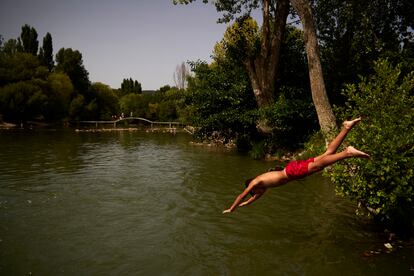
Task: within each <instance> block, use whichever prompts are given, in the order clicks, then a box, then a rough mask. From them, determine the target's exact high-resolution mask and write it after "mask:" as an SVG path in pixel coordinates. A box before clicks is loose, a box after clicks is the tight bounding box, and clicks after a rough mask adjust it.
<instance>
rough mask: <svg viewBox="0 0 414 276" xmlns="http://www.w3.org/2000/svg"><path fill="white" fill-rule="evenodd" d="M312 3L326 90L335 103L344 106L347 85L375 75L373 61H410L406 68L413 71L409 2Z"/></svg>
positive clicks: (330, 0)
mask: <svg viewBox="0 0 414 276" xmlns="http://www.w3.org/2000/svg"><path fill="white" fill-rule="evenodd" d="M313 2H314V3H315V5H314V8H315V14H316V16H315V18H316V21H317V29H318V37H319V39H320V44H321V52H322V58H323V64H324V67H325V68H324V71H325V73H327V74H325V75H326V78H325V80H326V84H327V90H328V93H329V95H330V98H331V100H332V101H333V102H334V103H336V104H342V103H343V101H344V99H343V97H341V95H338V94H339V92H340V90H341V89H342V87H343V86H342V85H343V84H344V83H354V82H356V81H357V80H358V76H359V75H363V76H366V75H369V74H371V73H373V71H372V68H373V61H375V60H377V59H378V58H384V57H388V58H390V59H393V60H394V62H403V61H407V59H408V60H410V61H411V62H409V63H407V64H406V65H408V66H409V67H411V69H410V70H413V67H412V66H413V64H414V63H413V58H414V56H413V52H412V51H411V52H410V51H407V50H408V48H410V47H411V48H412V47H413V43H414V40H413V38H414V36H413V31H412V30H413V27H414V23H413V22H414V18H413V14H414V12H413V5H412V3H411V2H410V1H400V0H371V1H342V0H317V1H313ZM409 64H411V65H409ZM402 69H403V70H404V68H402ZM406 72H407V71H406Z"/></svg>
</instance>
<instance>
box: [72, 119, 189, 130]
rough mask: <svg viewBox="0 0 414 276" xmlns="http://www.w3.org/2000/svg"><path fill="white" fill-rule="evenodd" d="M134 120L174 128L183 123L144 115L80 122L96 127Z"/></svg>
mask: <svg viewBox="0 0 414 276" xmlns="http://www.w3.org/2000/svg"><path fill="white" fill-rule="evenodd" d="M133 120H138V121H143V122H146V123H149V124H151V128H152V127H153V125H169V127H170V128H172V126H173V125H174V126H179V125H182V124H181V123H180V122H158V121H151V120H148V119H145V118H142V117H123V118H119V119H117V120H113V121H79V123H82V124H95V126H96V127H98V125H99V124H113V125H114V127H116V124H117V123H119V122H122V121H133Z"/></svg>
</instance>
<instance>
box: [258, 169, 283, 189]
mask: <svg viewBox="0 0 414 276" xmlns="http://www.w3.org/2000/svg"><path fill="white" fill-rule="evenodd" d="M255 180H256V181H257V182H258V185H257V186H258V187H263V188H271V187H276V186H280V185H283V184H286V183H287V182H288V181H289V178H288V176H287V175H286V173H285V170H282V171H272V172H266V173H263V174H261V175H259V176H257V177H256V179H255Z"/></svg>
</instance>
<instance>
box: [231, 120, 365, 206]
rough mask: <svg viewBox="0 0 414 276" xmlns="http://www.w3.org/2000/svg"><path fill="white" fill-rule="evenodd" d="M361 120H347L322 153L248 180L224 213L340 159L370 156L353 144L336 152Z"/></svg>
mask: <svg viewBox="0 0 414 276" xmlns="http://www.w3.org/2000/svg"><path fill="white" fill-rule="evenodd" d="M359 121H361V118H357V119H354V120H351V121H345V122H344V123H343V128H342V130H341V132H340V133H339V134H338V136H336V138H335V139H334V140H333V141H332V142H331V143H330V144H329V145H328V148H327V150H326V151H325V153H323V154H322V155H319V156H317V157H314V158H310V159H308V160H299V161H292V162H290V163H288V164H287V165H286V167H285V168H284V169H283V170H279V171H270V172H267V173H263V174H261V175H259V176H257V177H255V178H253V179H250V180H247V181H246V189H244V191H243V192H242V193H241V194H240V195H239V196H238V197H237V198H236V200H235V201H234V203H233V204H232V205H231V207H230V208H229V209H227V210H224V211H223V214H226V213H231V212H233V211H234V210H235V209H236V208H237V207H238V206H239V207H242V206H246V205H249V204H250V203H252V202H254V201H255V200H257V199H258V198H260V197H261V196H262V195H263V194H264V192H266V190H267V189H268V188H273V187H278V186H281V185H283V184H286V183H288V182H289V181H291V180H296V179H300V178H304V177H306V176H308V175H311V174H313V173H315V172H318V171H320V170H322V169H323V168H325V167H327V166H329V165H332V164H334V163H335V162H338V161H340V160H343V159H346V158H351V157H360V158H369V157H370V156H369V155H368V154H367V153H365V152H362V151H360V150H357V149H355V148H354V147H351V146H348V147H347V148H346V149H345V150H343V151H341V152H339V153H336V150H337V149H338V147H339V146H340V145H341V143H342V141H343V140H344V139H345V137H346V135H347V134H348V132H349V131H350V130H351V129H352V127H353V126H354V125H355V124H357V123H358V122H359ZM248 194H250V195H251V197H250V198H249V199H248V200H246V201H244V202H242V201H243V200H244V198H245V197H246V196H247V195H248Z"/></svg>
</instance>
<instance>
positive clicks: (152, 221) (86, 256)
mask: <svg viewBox="0 0 414 276" xmlns="http://www.w3.org/2000/svg"><path fill="white" fill-rule="evenodd" d="M190 139H191V138H190V137H189V136H187V135H184V134H177V135H175V136H174V135H171V134H147V133H145V132H138V131H119V132H99V133H84V132H79V133H77V132H75V131H73V130H32V131H29V130H24V131H21V130H8V131H0V177H1V178H0V221H1V223H0V275H338V274H339V275H392V274H395V275H397V274H399V275H404V274H408V273H410V271H411V273H412V270H413V269H414V252H413V249H412V248H401V249H398V250H393V251H392V252H390V253H384V251H385V247H384V243H385V242H386V240H385V236H386V235H385V234H383V233H381V231H379V230H377V229H376V228H375V227H374V225H373V224H371V223H370V221H369V220H365V219H362V218H359V217H357V216H355V213H354V210H355V206H354V204H353V203H352V202H350V201H349V200H347V199H343V198H340V197H337V196H336V195H335V192H334V187H333V186H332V184H331V183H330V182H329V180H328V179H326V178H324V177H322V176H321V175H314V176H311V177H308V178H307V179H306V180H302V181H294V182H291V183H289V184H288V185H285V186H282V187H279V188H276V189H272V190H271V191H268V192H267V193H266V194H265V195H264V196H263V198H261V199H260V200H259V201H257V202H255V203H254V204H252V205H251V206H248V207H244V208H240V209H237V210H236V212H234V213H232V214H228V215H223V214H222V210H224V209H225V208H228V207H229V206H230V205H231V203H232V202H233V200H234V198H235V197H236V196H237V195H238V193H239V192H241V189H242V184H241V183H242V182H243V181H244V180H245V179H247V178H250V177H252V176H254V175H256V174H258V173H261V172H263V171H265V170H267V169H268V168H269V167H271V166H272V163H270V162H265V161H255V160H252V159H251V158H249V157H248V156H245V155H243V154H240V153H237V152H232V151H228V150H223V149H217V148H209V147H200V146H194V145H191V144H190V143H189V142H190ZM379 251H382V253H380V254H375V252H379ZM367 252H371V253H374V254H373V256H366V255H367ZM368 255H371V254H368Z"/></svg>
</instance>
